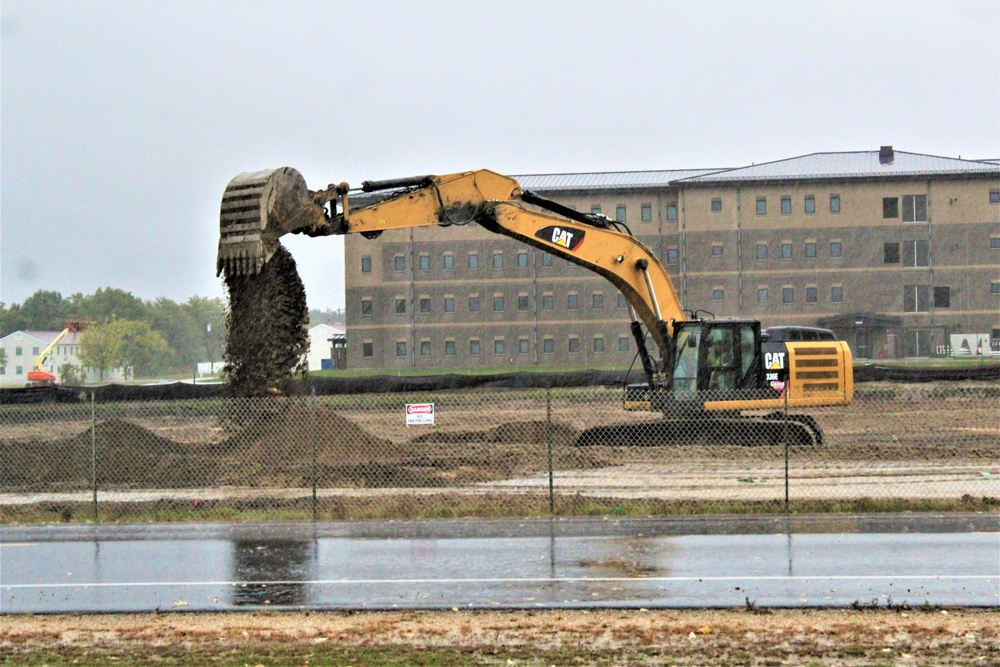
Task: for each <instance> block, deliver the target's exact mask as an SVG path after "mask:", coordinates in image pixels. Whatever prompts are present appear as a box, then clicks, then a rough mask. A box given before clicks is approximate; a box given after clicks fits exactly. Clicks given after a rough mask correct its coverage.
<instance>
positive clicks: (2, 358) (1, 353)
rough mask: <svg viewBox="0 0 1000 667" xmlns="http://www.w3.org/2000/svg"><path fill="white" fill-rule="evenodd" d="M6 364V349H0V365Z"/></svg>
mask: <svg viewBox="0 0 1000 667" xmlns="http://www.w3.org/2000/svg"><path fill="white" fill-rule="evenodd" d="M6 365H7V350H3V349H0V367H2V366H6Z"/></svg>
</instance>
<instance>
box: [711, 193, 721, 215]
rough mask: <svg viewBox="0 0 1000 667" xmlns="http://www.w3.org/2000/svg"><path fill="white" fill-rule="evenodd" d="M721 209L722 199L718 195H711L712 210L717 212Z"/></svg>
mask: <svg viewBox="0 0 1000 667" xmlns="http://www.w3.org/2000/svg"><path fill="white" fill-rule="evenodd" d="M721 210H722V199H721V198H719V197H712V212H713V213H718V212H719V211H721Z"/></svg>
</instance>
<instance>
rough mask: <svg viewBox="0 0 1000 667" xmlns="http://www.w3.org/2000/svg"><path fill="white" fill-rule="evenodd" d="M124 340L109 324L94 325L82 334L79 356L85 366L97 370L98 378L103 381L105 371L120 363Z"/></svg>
mask: <svg viewBox="0 0 1000 667" xmlns="http://www.w3.org/2000/svg"><path fill="white" fill-rule="evenodd" d="M123 342H124V341H123V340H122V339H121V338H118V337H117V336H116V335H115V332H114V331H111V330H110V329H109V328H108V327H107V326H92V327H90V328H89V329H87V330H86V331H84V332H83V334H82V335H81V336H80V350H79V352H78V353H77V356H79V357H80V363H82V364H83V365H84V366H86V367H87V368H93V369H94V370H96V371H97V373H98V378H99V379H100V381H101V382H103V381H104V373H105V372H106V371H110V370H111V369H112V368H115V367H116V366H117V365H118V362H119V360H120V359H121V349H120V348H121V346H122V344H123Z"/></svg>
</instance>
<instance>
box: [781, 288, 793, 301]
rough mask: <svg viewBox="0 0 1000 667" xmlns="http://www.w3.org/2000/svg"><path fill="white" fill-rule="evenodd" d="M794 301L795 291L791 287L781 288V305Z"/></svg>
mask: <svg viewBox="0 0 1000 667" xmlns="http://www.w3.org/2000/svg"><path fill="white" fill-rule="evenodd" d="M793 301H795V290H794V289H792V288H791V287H782V288H781V303H792V302H793Z"/></svg>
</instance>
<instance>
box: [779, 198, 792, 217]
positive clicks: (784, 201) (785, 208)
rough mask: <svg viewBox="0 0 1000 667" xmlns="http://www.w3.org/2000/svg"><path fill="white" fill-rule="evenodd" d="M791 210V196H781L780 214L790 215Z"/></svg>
mask: <svg viewBox="0 0 1000 667" xmlns="http://www.w3.org/2000/svg"><path fill="white" fill-rule="evenodd" d="M791 212H792V198H791V197H787V196H786V197H782V198H781V213H782V215H790V214H791Z"/></svg>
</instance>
